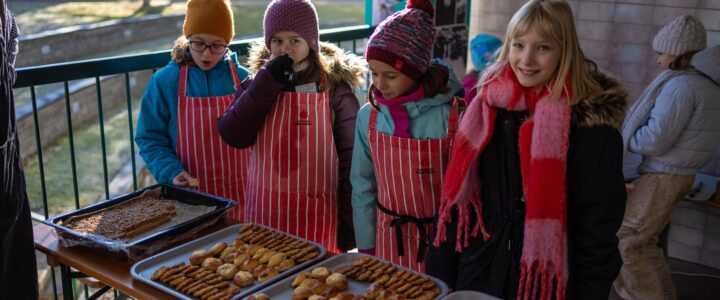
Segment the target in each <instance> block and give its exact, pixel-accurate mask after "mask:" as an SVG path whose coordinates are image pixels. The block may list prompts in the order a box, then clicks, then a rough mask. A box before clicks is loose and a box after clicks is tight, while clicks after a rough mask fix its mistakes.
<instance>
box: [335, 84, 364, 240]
mask: <svg viewBox="0 0 720 300" xmlns="http://www.w3.org/2000/svg"><path fill="white" fill-rule="evenodd" d="M330 99H331V101H332V108H333V113H334V116H335V120H334V125H333V137H334V139H335V147H337V153H338V160H339V162H340V170H339V176H340V178H339V180H340V182H339V185H338V210H339V212H340V224H339V226H340V227H339V230H338V248H340V250H342V251H347V250H351V249H353V248H355V230H354V229H353V219H352V202H351V200H352V186H351V185H350V165H351V163H352V151H353V145H354V142H355V119H356V117H357V113H358V110H359V109H360V104H359V103H358V100H357V98H356V97H355V94H354V93H353V90H352V89H351V88H350V86H349V85H348V84H347V83H341V84H339V85H338V86H336V87H335V88H334V89H333V90H332V91H331V95H330Z"/></svg>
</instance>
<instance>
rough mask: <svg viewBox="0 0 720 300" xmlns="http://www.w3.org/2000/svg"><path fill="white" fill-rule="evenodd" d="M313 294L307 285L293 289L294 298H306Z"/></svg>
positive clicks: (301, 299)
mask: <svg viewBox="0 0 720 300" xmlns="http://www.w3.org/2000/svg"><path fill="white" fill-rule="evenodd" d="M312 295H313V292H312V291H311V290H310V289H309V288H306V287H298V288H296V289H295V290H294V291H293V294H292V300H305V299H307V298H309V297H310V296H312Z"/></svg>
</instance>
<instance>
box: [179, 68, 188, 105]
mask: <svg viewBox="0 0 720 300" xmlns="http://www.w3.org/2000/svg"><path fill="white" fill-rule="evenodd" d="M187 73H188V66H187V65H186V64H182V65H180V80H178V84H179V86H178V96H179V97H180V98H184V97H186V96H187V95H186V94H185V92H186V90H187Z"/></svg>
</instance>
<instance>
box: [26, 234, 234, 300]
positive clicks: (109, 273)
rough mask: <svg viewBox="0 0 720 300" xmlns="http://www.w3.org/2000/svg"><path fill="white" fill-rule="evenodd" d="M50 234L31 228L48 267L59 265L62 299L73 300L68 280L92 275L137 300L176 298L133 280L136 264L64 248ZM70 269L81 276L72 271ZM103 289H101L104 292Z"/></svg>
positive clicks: (81, 249)
mask: <svg viewBox="0 0 720 300" xmlns="http://www.w3.org/2000/svg"><path fill="white" fill-rule="evenodd" d="M227 226H229V224H227V223H225V222H224V221H221V222H219V223H218V224H215V225H213V226H210V227H209V228H206V229H204V230H203V231H201V232H200V234H201V235H206V234H208V233H211V232H215V231H217V230H220V229H222V228H225V227H227ZM53 231H54V230H53V228H52V227H51V226H48V225H45V224H42V223H41V224H37V225H35V226H33V234H34V236H35V248H36V249H37V250H38V251H40V252H42V253H44V254H45V255H46V256H47V259H48V264H50V265H51V266H60V273H61V281H62V287H63V299H75V298H74V297H73V290H72V286H71V279H72V278H77V277H82V276H84V275H87V276H92V277H94V278H96V279H97V280H99V281H101V282H103V283H105V284H106V285H108V286H110V287H113V288H115V289H117V290H119V291H120V292H122V293H124V294H126V295H129V296H131V297H133V298H136V299H175V297H173V296H171V295H169V294H167V293H165V292H163V291H161V290H159V289H156V288H154V287H152V286H150V285H147V284H145V283H143V282H141V281H139V280H135V279H134V278H132V276H131V275H130V268H131V267H132V265H133V264H134V263H135V262H132V261H118V260H113V259H112V258H109V257H105V256H102V255H100V254H98V253H96V252H93V251H92V250H90V249H85V248H65V247H63V246H62V245H60V243H59V241H58V238H57V236H56V235H55V234H54V233H53ZM71 268H72V269H75V270H77V271H78V272H80V273H78V272H73V271H71V270H72V269H71ZM106 290H107V289H106ZM106 290H103V292H105V291H106ZM98 296H99V294H98Z"/></svg>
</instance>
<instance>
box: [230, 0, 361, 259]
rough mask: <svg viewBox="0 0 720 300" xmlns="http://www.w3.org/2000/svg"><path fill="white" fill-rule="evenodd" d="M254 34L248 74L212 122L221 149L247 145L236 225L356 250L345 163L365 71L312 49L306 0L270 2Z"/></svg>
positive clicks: (315, 45) (313, 28) (354, 60)
mask: <svg viewBox="0 0 720 300" xmlns="http://www.w3.org/2000/svg"><path fill="white" fill-rule="evenodd" d="M263 31H264V40H265V41H264V43H257V44H254V45H252V46H251V49H250V54H249V57H248V66H249V69H250V71H252V72H253V73H254V74H255V76H254V77H253V78H250V79H248V80H245V81H243V83H242V84H241V87H240V89H239V90H238V91H237V92H236V93H235V100H234V102H233V103H232V104H231V106H230V107H229V108H228V109H227V110H226V112H225V114H224V115H223V116H222V117H221V118H219V119H218V129H219V131H220V135H221V136H222V138H223V139H224V141H225V142H226V143H227V144H229V145H231V146H233V147H238V148H248V147H253V155H252V156H251V158H250V166H249V173H248V187H247V194H246V198H245V201H246V203H245V206H246V208H245V220H247V221H248V222H256V223H260V224H264V225H267V226H270V227H273V228H276V229H279V230H282V231H285V232H288V233H290V234H295V235H298V236H300V237H303V238H307V239H309V240H311V241H315V242H318V243H320V244H322V245H323V246H325V247H326V248H327V249H328V251H331V252H340V251H342V252H346V251H348V250H351V249H353V248H355V232H354V228H353V220H352V205H351V203H350V202H351V200H350V199H351V194H352V186H351V185H350V164H351V162H352V150H353V144H354V140H355V119H356V116H357V112H358V109H359V106H360V105H359V102H358V100H357V98H356V97H355V94H354V89H356V88H359V87H360V85H361V82H362V73H363V72H364V71H365V70H366V67H365V64H364V62H363V61H362V59H361V58H359V57H357V56H355V55H354V54H350V53H346V52H344V51H343V50H342V49H340V48H339V47H337V46H335V45H333V44H330V43H324V42H320V40H319V31H318V17H317V12H316V10H315V6H314V5H313V4H312V2H310V1H309V0H274V1H272V2H270V4H268V7H267V9H266V11H265V16H264V18H263ZM332 211H334V212H337V213H336V214H331V213H330V212H332ZM334 224H336V225H334Z"/></svg>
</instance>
